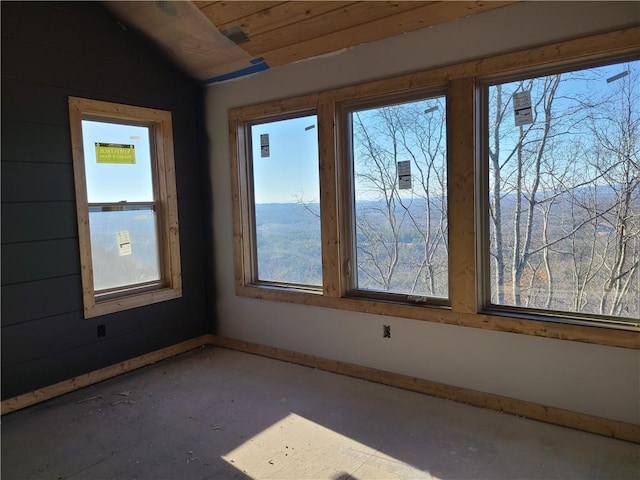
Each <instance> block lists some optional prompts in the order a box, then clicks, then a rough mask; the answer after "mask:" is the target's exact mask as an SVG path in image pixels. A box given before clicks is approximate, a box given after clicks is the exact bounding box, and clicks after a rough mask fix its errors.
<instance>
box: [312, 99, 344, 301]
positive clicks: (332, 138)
mask: <svg viewBox="0 0 640 480" xmlns="http://www.w3.org/2000/svg"><path fill="white" fill-rule="evenodd" d="M317 114H318V141H319V148H318V154H319V163H320V165H319V167H320V225H321V238H322V284H323V294H324V295H326V296H327V297H340V296H341V295H342V294H343V287H342V284H343V283H344V282H341V276H340V264H341V259H340V243H339V222H338V220H339V219H338V202H337V198H338V190H339V189H338V184H337V182H338V181H339V180H338V175H337V174H336V172H337V169H336V145H337V142H336V105H335V103H334V102H331V101H328V102H326V103H321V104H319V105H318V111H317Z"/></svg>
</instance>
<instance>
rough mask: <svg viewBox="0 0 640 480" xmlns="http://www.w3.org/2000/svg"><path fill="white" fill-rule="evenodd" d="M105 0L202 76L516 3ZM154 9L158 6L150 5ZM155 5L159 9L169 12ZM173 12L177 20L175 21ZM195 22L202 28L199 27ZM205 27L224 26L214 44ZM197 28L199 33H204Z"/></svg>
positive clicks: (269, 64)
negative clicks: (122, 0)
mask: <svg viewBox="0 0 640 480" xmlns="http://www.w3.org/2000/svg"><path fill="white" fill-rule="evenodd" d="M104 3H105V4H106V5H107V6H108V7H109V8H111V9H112V10H113V11H114V13H116V15H119V16H120V17H121V18H122V20H123V21H124V22H125V23H130V24H132V25H133V26H134V27H136V28H138V29H140V30H142V32H143V33H144V34H147V35H148V36H149V37H151V38H152V39H153V40H154V41H155V42H156V43H158V44H159V45H160V46H161V47H162V48H164V49H165V50H166V51H167V52H168V53H169V55H171V56H173V57H174V59H175V60H177V61H178V62H180V63H181V64H182V65H183V66H184V67H186V68H187V69H188V70H189V71H190V72H191V73H192V75H194V76H196V77H197V78H199V79H200V80H203V81H219V80H225V79H228V78H233V77H237V76H240V75H242V74H246V73H254V72H257V71H260V70H266V69H267V68H273V67H276V66H280V65H286V64H288V63H292V62H296V61H299V60H304V59H308V58H312V57H316V56H319V55H325V54H329V53H333V52H339V51H341V50H343V49H345V48H349V47H353V46H356V45H359V44H363V43H367V42H372V41H376V40H381V39H383V38H387V37H391V36H394V35H399V34H402V33H406V32H410V31H413V30H417V29H420V28H425V27H429V26H432V25H436V24H439V23H443V22H447V21H451V20H455V19H457V18H461V17H466V16H469V15H473V14H477V13H480V12H484V11H487V10H492V9H494V8H499V7H504V6H505V5H508V4H511V3H514V2H513V1H431V2H426V1H357V2H340V1H288V2H270V1H219V2H211V1H193V2H168V1H164V2H162V1H156V2H104ZM141 4H143V5H144V4H146V6H143V5H141ZM153 8H155V10H156V11H151V10H150V9H153ZM145 9H146V10H145ZM157 10H162V11H163V12H164V13H165V15H164V17H163V16H162V15H159V14H158V12H157ZM142 17H144V18H142ZM168 17H171V18H172V19H173V23H171V22H170V21H169V20H168ZM204 18H206V20H207V21H208V22H209V23H208V25H207V26H205V25H203V23H206V22H203V19H204ZM196 24H197V26H198V27H199V28H195V26H196ZM206 28H209V29H211V30H212V31H214V30H215V32H216V33H217V32H220V33H222V36H219V37H218V38H217V40H216V42H217V44H214V45H208V43H210V42H211V38H209V37H210V36H209V35H208V33H207V32H205V30H206ZM194 32H201V33H200V34H199V37H200V38H198V34H196V33H194ZM181 33H182V36H181ZM223 36H224V37H223ZM220 39H222V41H221V40H220ZM227 39H228V40H231V41H232V42H233V44H230V42H229V41H228V40H227ZM225 42H226V43H225ZM212 77H213V78H212Z"/></svg>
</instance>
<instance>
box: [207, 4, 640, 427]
mask: <svg viewBox="0 0 640 480" xmlns="http://www.w3.org/2000/svg"><path fill="white" fill-rule="evenodd" d="M639 20H640V17H639V12H638V3H637V2H584V3H577V2H567V3H563V2H553V3H546V2H544V3H543V2H532V3H521V4H516V5H513V6H510V7H508V8H505V9H498V10H496V11H491V12H487V13H483V14H479V15H476V16H473V17H470V18H466V19H461V20H458V21H454V22H450V23H448V24H444V25H440V26H436V27H432V28H428V29H424V30H422V31H418V32H413V33H409V34H406V35H401V36H398V37H395V38H392V39H388V40H384V41H380V42H375V43H372V44H368V45H363V46H360V47H356V48H353V49H350V50H348V51H346V52H343V53H341V54H339V55H334V56H328V57H324V58H318V59H313V60H308V61H303V62H300V63H297V64H293V65H288V66H285V67H280V68H275V69H273V70H271V71H267V72H264V73H261V74H258V75H256V76H253V77H246V78H242V79H238V80H235V81H230V82H227V83H223V84H218V85H213V86H210V87H209V88H208V90H207V107H206V108H207V122H208V127H207V129H208V133H209V136H210V141H211V157H210V162H211V182H212V189H213V204H214V206H215V207H214V218H213V222H214V239H215V258H216V274H217V279H216V285H217V286H218V291H217V292H216V294H217V308H218V319H219V320H218V321H219V323H218V329H217V333H218V334H220V335H223V336H227V337H232V338H237V339H242V340H245V341H249V342H256V343H261V344H264V345H270V346H275V347H279V348H284V349H288V350H294V351H297V352H304V353H307V354H311V355H317V356H321V357H325V358H330V359H335V360H341V361H346V362H352V363H356V364H359V365H365V366H369V367H374V368H379V369H384V370H388V371H392V372H397V373H402V374H406V375H413V376H416V377H420V378H425V379H428V380H434V381H438V382H443V383H446V384H450V385H456V386H461V387H466V388H472V389H476V390H480V391H484V392H490V393H495V394H499V395H505V396H508V397H513V398H518V399H522V400H528V401H532V402H537V403H541V404H545V405H551V406H555V407H560V408H566V409H569V410H573V411H577V412H583V413H588V414H593V415H599V416H602V417H606V418H611V419H616V420H622V421H627V422H634V423H640V352H638V351H634V350H629V349H621V348H611V347H603V346H598V345H589V344H584V343H578V342H570V341H561V340H553V339H548V338H540V337H533V336H527V335H516V334H509V333H500V332H493V331H484V330H480V329H474V328H466V327H458V326H452V325H439V324H433V323H429V322H423V321H416V320H408V319H403V318H389V317H382V316H377V315H369V314H360V313H353V312H346V311H339V310H332V309H324V308H317V307H309V306H303V305H290V304H285V303H277V302H269V301H262V300H255V299H248V298H241V297H237V296H235V294H234V285H233V279H234V271H233V239H232V207H231V178H230V167H229V138H228V134H227V132H228V128H227V111H228V109H229V108H232V107H237V106H243V105H250V104H253V103H259V102H265V101H268V100H272V99H280V98H286V97H290V96H295V95H300V94H303V93H308V92H315V91H321V90H325V89H329V88H335V87H338V86H343V85H348V84H352V83H357V82H362V81H367V80H373V79H377V78H384V77H389V76H394V75H397V74H401V73H407V72H411V71H416V70H420V69H426V68H429V67H432V66H436V65H443V64H449V63H455V62H460V61H464V60H471V59H476V58H482V57H484V56H488V55H491V54H496V53H502V52H507V51H513V50H517V49H522V48H526V47H531V46H536V45H542V44H545V43H550V42H553V41H559V40H564V39H569V38H573V37H579V36H583V35H586V34H591V33H599V32H604V31H609V30H612V29H616V28H619V27H624V26H629V25H631V24H633V23H638V21H639ZM383 323H384V324H390V325H391V330H392V338H391V339H383V338H382V324H383Z"/></svg>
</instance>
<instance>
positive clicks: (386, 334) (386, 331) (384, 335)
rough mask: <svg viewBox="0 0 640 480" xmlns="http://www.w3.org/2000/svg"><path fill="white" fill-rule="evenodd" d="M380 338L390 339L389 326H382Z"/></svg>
mask: <svg viewBox="0 0 640 480" xmlns="http://www.w3.org/2000/svg"><path fill="white" fill-rule="evenodd" d="M382 338H391V325H383V326H382Z"/></svg>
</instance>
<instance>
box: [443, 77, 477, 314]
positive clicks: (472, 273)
mask: <svg viewBox="0 0 640 480" xmlns="http://www.w3.org/2000/svg"><path fill="white" fill-rule="evenodd" d="M475 104H476V89H475V79H474V78H473V77H467V78H459V79H455V80H452V81H451V82H450V84H449V89H448V92H447V108H448V111H447V121H448V128H447V132H448V139H447V140H448V146H447V148H448V157H449V158H448V162H447V165H448V175H447V178H448V197H449V212H448V213H449V289H450V290H449V295H450V301H451V309H452V311H454V312H460V313H476V312H477V310H478V300H477V288H476V286H477V282H476V240H475V235H474V231H475V228H474V225H475V198H476V197H475V190H474V180H475V177H476V158H475V157H476V155H475V142H474V139H475V137H476V105H475Z"/></svg>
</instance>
